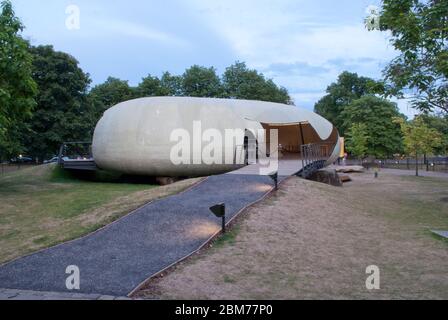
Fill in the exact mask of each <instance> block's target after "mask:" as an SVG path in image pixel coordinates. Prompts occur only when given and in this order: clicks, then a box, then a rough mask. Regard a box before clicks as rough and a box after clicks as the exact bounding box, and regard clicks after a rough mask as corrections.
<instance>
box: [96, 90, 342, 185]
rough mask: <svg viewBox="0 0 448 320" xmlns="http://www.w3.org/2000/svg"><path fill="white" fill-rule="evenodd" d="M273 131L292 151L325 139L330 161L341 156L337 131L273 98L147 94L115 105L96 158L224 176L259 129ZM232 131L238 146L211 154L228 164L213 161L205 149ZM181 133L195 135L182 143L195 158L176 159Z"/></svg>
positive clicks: (125, 168)
mask: <svg viewBox="0 0 448 320" xmlns="http://www.w3.org/2000/svg"><path fill="white" fill-rule="evenodd" d="M271 129H278V132H279V144H282V145H283V147H285V146H286V147H285V148H286V149H288V150H289V151H290V152H292V153H297V154H299V153H300V146H301V145H302V144H308V143H325V144H326V145H327V146H328V148H327V149H328V150H327V153H328V157H327V158H328V159H327V160H328V163H330V162H334V161H335V160H336V159H337V156H338V154H339V144H338V141H339V135H338V132H337V130H336V129H335V128H334V127H333V125H332V124H331V123H330V122H328V121H327V120H325V119H324V118H322V117H321V116H319V115H317V114H315V113H313V112H311V111H308V110H305V109H302V108H299V107H295V106H289V105H284V104H278V103H270V102H260V101H247V100H231V99H208V98H189V97H154V98H142V99H136V100H131V101H126V102H123V103H120V104H118V105H116V106H114V107H112V108H110V109H109V110H107V111H106V112H105V113H104V115H103V117H102V119H101V120H100V121H99V123H98V125H97V127H96V129H95V134H94V138H93V156H94V159H95V162H96V164H97V166H98V167H99V168H102V169H105V170H113V171H119V172H123V173H128V174H140V175H151V176H182V177H184V176H202V175H210V174H219V173H223V172H228V171H233V170H235V169H238V168H239V167H241V166H242V165H241V161H239V159H240V157H241V154H242V153H244V149H245V148H246V147H247V140H248V139H252V140H256V141H257V143H261V142H262V140H263V139H264V137H262V136H260V134H259V132H260V131H259V130H267V131H269V130H271ZM179 130H180V131H179ZM229 130H233V133H234V135H235V136H234V144H233V145H232V144H230V145H229V144H227V143H222V146H221V147H220V148H219V149H220V150H214V151H213V152H212V153H209V154H210V157H212V156H213V158H214V159H216V156H217V153H218V154H219V155H222V158H223V161H222V163H220V162H216V161H215V162H213V161H210V159H208V158H207V154H208V153H207V152H205V151H204V149H207V146H209V145H210V144H211V142H213V141H214V140H216V139H217V136H216V135H217V134H218V135H219V133H220V134H221V136H222V137H223V142H224V137H225V136H226V134H227V132H228V131H229ZM179 132H180V133H182V132H183V133H188V134H189V135H190V140H187V141H184V140H183V141H182V143H183V144H182V145H183V146H185V145H186V144H189V145H190V147H191V150H190V152H189V154H187V155H186V156H185V154H183V157H184V159H185V157H186V158H188V160H189V161H186V162H184V163H178V162H176V161H173V150H177V149H175V148H176V146H179V143H180V142H179V139H178V140H176V137H177V138H179V137H178V133H179ZM198 136H199V138H198ZM268 136H269V135H268ZM267 139H268V140H269V138H267ZM215 142H216V141H215ZM173 148H174V149H173ZM175 153H176V152H174V154H175ZM219 155H218V156H219ZM259 156H261V157H263V156H265V155H259ZM230 159H233V161H229V160H230ZM226 160H227V161H226Z"/></svg>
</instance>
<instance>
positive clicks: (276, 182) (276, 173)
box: [269, 171, 278, 190]
mask: <svg viewBox="0 0 448 320" xmlns="http://www.w3.org/2000/svg"><path fill="white" fill-rule="evenodd" d="M269 177H270V178H271V179H272V180H273V181H274V184H275V190H278V171H277V172H273V173H271V174H269Z"/></svg>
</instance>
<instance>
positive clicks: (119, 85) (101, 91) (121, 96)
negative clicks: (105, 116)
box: [89, 77, 136, 112]
mask: <svg viewBox="0 0 448 320" xmlns="http://www.w3.org/2000/svg"><path fill="white" fill-rule="evenodd" d="M89 95H90V97H91V98H92V99H94V101H95V103H98V102H99V103H100V104H101V105H102V106H101V109H102V110H101V111H102V112H103V111H105V110H107V109H108V108H110V107H112V106H114V105H116V104H118V103H120V102H123V101H127V100H130V99H133V98H134V97H135V96H136V92H135V89H134V88H132V87H131V86H129V83H128V81H125V80H120V79H117V78H114V77H109V78H107V80H106V81H105V82H104V83H102V84H99V85H97V86H95V87H93V88H92V90H90V92H89Z"/></svg>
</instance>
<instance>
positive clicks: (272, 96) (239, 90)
mask: <svg viewBox="0 0 448 320" xmlns="http://www.w3.org/2000/svg"><path fill="white" fill-rule="evenodd" d="M223 89H224V97H226V98H233V99H246V100H260V101H270V102H278V103H286V104H290V103H291V98H290V97H289V94H288V91H287V90H286V89H285V88H279V87H278V86H277V85H276V84H275V83H274V82H273V81H272V80H270V79H269V80H266V79H265V77H264V76H263V75H262V74H259V73H258V72H257V71H256V70H250V69H248V68H247V66H246V64H245V63H244V62H236V63H235V64H233V65H232V66H230V67H228V68H227V69H226V71H225V73H224V75H223Z"/></svg>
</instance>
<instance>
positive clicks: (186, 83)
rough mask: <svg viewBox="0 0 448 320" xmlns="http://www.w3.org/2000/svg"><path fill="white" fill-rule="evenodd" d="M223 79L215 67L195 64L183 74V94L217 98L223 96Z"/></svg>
mask: <svg viewBox="0 0 448 320" xmlns="http://www.w3.org/2000/svg"><path fill="white" fill-rule="evenodd" d="M221 92H222V88H221V81H220V79H219V77H218V75H217V74H216V70H215V68H213V67H211V68H205V67H201V66H198V65H194V66H192V67H191V68H189V69H187V70H186V71H185V73H184V74H183V76H182V95H184V96H190V97H207V98H216V97H219V96H221Z"/></svg>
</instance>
